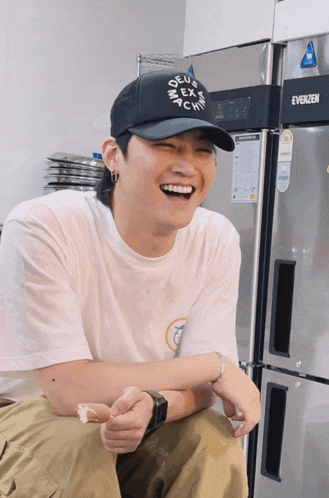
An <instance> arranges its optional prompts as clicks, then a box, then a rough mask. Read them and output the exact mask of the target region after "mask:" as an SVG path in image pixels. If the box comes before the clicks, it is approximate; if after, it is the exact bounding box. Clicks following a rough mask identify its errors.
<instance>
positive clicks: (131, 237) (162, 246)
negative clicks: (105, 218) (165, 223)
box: [110, 205, 177, 258]
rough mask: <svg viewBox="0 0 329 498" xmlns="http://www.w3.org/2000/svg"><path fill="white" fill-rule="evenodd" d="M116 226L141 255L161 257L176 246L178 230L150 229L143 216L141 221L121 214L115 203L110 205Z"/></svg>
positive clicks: (122, 236)
mask: <svg viewBox="0 0 329 498" xmlns="http://www.w3.org/2000/svg"><path fill="white" fill-rule="evenodd" d="M110 208H111V211H112V216H113V219H114V222H115V225H116V228H117V230H118V232H119V234H120V236H121V238H122V239H123V240H124V242H125V243H126V244H127V245H128V246H129V247H130V249H132V250H133V251H135V252H136V253H137V254H140V255H141V256H145V257H147V258H159V257H160V256H164V255H165V254H167V253H168V252H169V251H171V249H172V248H173V247H174V244H175V240H176V235H177V230H170V231H166V230H162V231H161V230H158V231H156V232H154V231H153V230H152V229H149V228H148V226H147V223H146V220H145V218H143V216H140V217H139V221H138V220H137V221H136V219H135V217H134V218H128V221H127V218H126V217H125V216H120V212H118V211H117V210H116V209H115V208H114V207H113V205H111V206H110Z"/></svg>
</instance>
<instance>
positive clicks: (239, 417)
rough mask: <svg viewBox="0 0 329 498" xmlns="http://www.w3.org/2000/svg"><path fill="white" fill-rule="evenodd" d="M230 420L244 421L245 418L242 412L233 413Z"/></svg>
mask: <svg viewBox="0 0 329 498" xmlns="http://www.w3.org/2000/svg"><path fill="white" fill-rule="evenodd" d="M231 420H235V421H243V422H244V421H245V420H246V417H245V416H244V413H236V414H235V415H233V417H231Z"/></svg>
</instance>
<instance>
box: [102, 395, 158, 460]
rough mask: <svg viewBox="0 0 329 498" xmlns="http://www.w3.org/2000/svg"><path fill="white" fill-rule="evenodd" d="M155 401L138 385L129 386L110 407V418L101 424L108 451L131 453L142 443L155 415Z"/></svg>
mask: <svg viewBox="0 0 329 498" xmlns="http://www.w3.org/2000/svg"><path fill="white" fill-rule="evenodd" d="M153 407H154V401H153V399H152V398H151V396H150V395H149V394H147V393H146V392H144V391H141V390H140V389H138V388H137V387H132V386H131V387H127V388H126V389H125V390H124V392H123V394H122V395H121V396H120V398H118V399H117V400H116V401H115V402H114V403H113V405H112V406H111V408H110V411H111V413H110V418H109V419H108V420H107V422H104V423H102V424H101V438H102V441H103V444H104V447H105V449H106V450H107V451H112V452H113V453H129V452H131V451H135V450H136V448H137V447H138V446H139V445H140V443H141V441H142V439H143V437H144V434H145V431H146V428H147V426H148V423H149V421H150V420H151V417H152V415H153Z"/></svg>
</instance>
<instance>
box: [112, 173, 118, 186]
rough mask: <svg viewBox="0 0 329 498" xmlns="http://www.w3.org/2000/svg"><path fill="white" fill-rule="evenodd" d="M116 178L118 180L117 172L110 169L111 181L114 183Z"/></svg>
mask: <svg viewBox="0 0 329 498" xmlns="http://www.w3.org/2000/svg"><path fill="white" fill-rule="evenodd" d="M118 180H119V175H118V173H113V171H111V182H112V183H113V184H114V183H117V181H118Z"/></svg>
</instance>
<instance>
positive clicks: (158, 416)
mask: <svg viewBox="0 0 329 498" xmlns="http://www.w3.org/2000/svg"><path fill="white" fill-rule="evenodd" d="M147 392H148V393H149V395H150V396H152V398H153V400H154V409H153V417H152V419H151V421H150V423H149V425H148V431H152V430H154V429H156V428H157V427H160V425H163V424H164V423H165V421H166V418H167V411H168V401H167V400H166V399H165V398H164V397H163V396H162V395H161V394H160V393H158V392H157V391H147Z"/></svg>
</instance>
